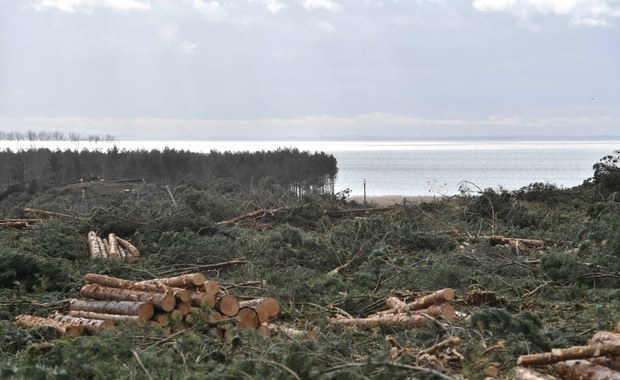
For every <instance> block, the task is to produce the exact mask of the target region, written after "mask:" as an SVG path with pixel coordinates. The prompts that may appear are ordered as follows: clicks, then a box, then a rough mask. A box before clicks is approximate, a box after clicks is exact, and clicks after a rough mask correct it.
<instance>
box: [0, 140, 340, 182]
mask: <svg viewBox="0 0 620 380" xmlns="http://www.w3.org/2000/svg"><path fill="white" fill-rule="evenodd" d="M337 172H338V168H337V166H336V159H335V158H334V156H332V155H328V154H325V153H323V152H321V153H309V152H303V151H299V150H298V149H278V150H275V151H261V152H247V151H246V152H218V151H211V152H210V153H195V152H189V151H185V150H176V149H168V148H166V149H164V150H150V151H148V150H134V151H125V150H122V151H121V150H119V149H118V148H117V147H116V146H114V148H112V149H110V150H109V151H107V152H101V151H89V150H82V151H77V150H64V151H60V150H56V151H53V150H50V149H30V150H24V151H17V152H13V151H11V150H8V149H7V150H4V151H0V190H4V191H8V190H10V189H11V188H14V189H15V190H17V188H19V189H20V191H21V190H25V189H31V190H33V189H38V188H44V187H49V186H56V185H61V184H68V183H75V182H80V181H92V180H99V179H103V180H122V179H136V178H140V179H144V180H145V181H148V182H158V183H166V184H175V183H179V182H180V181H196V182H203V183H209V182H212V181H214V180H216V179H222V178H226V179H230V180H231V181H233V182H235V183H239V184H241V185H244V186H246V185H250V184H251V183H253V182H254V183H257V182H258V181H259V180H260V179H262V178H265V177H271V178H273V179H274V180H275V181H276V182H277V183H279V184H280V185H282V186H284V187H287V188H290V189H291V190H295V191H297V192H301V191H302V189H303V191H307V190H319V191H333V183H334V179H335V177H336V173H337Z"/></svg>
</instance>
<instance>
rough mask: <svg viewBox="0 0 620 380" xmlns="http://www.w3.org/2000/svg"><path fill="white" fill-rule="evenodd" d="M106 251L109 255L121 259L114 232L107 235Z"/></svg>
mask: <svg viewBox="0 0 620 380" xmlns="http://www.w3.org/2000/svg"><path fill="white" fill-rule="evenodd" d="M108 253H109V254H110V257H116V258H118V259H121V258H122V257H121V252H120V251H119V249H118V242H117V241H116V234H114V233H110V234H109V235H108Z"/></svg>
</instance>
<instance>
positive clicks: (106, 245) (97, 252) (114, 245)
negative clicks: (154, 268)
mask: <svg viewBox="0 0 620 380" xmlns="http://www.w3.org/2000/svg"><path fill="white" fill-rule="evenodd" d="M88 251H89V252H90V258H91V259H97V258H102V259H107V258H110V257H112V258H117V259H120V260H125V261H129V262H132V261H134V260H135V259H137V258H138V257H140V251H139V250H138V248H136V247H135V246H134V245H133V244H131V243H130V242H128V241H127V240H125V239H121V238H120V237H118V236H116V234H114V233H111V234H109V235H108V238H107V239H105V238H103V239H102V238H100V237H99V236H97V234H96V233H95V232H94V231H90V232H89V233H88Z"/></svg>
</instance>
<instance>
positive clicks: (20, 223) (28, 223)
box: [0, 218, 42, 228]
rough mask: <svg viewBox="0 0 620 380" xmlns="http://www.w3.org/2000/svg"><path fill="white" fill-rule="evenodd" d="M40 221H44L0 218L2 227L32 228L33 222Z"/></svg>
mask: <svg viewBox="0 0 620 380" xmlns="http://www.w3.org/2000/svg"><path fill="white" fill-rule="evenodd" d="M40 222H42V220H41V219H8V218H0V228H31V227H32V225H33V224H36V223H40Z"/></svg>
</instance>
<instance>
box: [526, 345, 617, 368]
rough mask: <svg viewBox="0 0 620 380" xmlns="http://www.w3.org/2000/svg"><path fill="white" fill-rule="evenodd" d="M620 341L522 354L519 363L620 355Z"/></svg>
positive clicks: (539, 362)
mask: <svg viewBox="0 0 620 380" xmlns="http://www.w3.org/2000/svg"><path fill="white" fill-rule="evenodd" d="M619 355H620V343H608V344H596V345H593V346H574V347H569V348H554V349H552V350H551V352H545V353H542V354H533V355H522V356H519V359H517V365H543V364H552V363H557V362H561V361H565V360H575V359H590V358H595V357H598V356H619Z"/></svg>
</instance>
